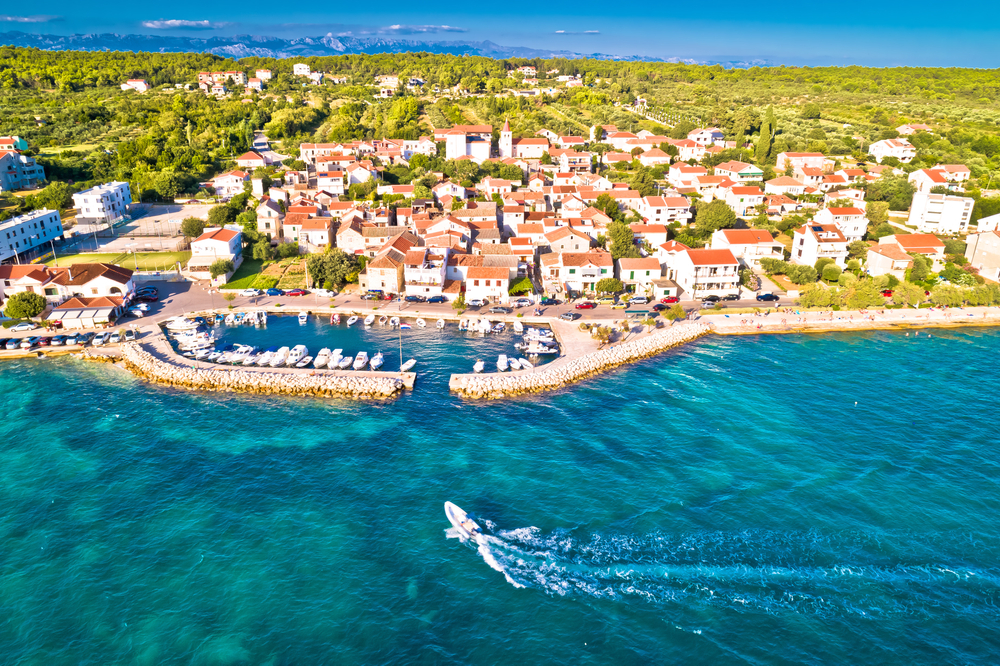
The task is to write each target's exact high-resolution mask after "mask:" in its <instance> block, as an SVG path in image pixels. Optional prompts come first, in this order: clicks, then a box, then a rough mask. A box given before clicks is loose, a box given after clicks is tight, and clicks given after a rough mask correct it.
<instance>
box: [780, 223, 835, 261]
mask: <svg viewBox="0 0 1000 666" xmlns="http://www.w3.org/2000/svg"><path fill="white" fill-rule="evenodd" d="M823 258H828V259H833V260H834V261H835V262H836V263H837V265H838V266H840V267H841V268H843V267H844V266H846V265H847V239H846V238H845V237H844V234H843V233H841V231H840V229H838V228H837V226H836V225H833V224H815V223H810V224H806V225H803V226H801V227H799V228H798V229H796V230H795V233H794V234H793V235H792V263H793V264H803V265H805V266H813V265H814V264H815V263H816V261H817V260H819V259H823Z"/></svg>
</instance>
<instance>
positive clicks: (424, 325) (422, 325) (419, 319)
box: [417, 317, 427, 328]
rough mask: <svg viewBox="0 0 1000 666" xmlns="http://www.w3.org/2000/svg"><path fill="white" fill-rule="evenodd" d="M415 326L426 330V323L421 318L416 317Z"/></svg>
mask: <svg viewBox="0 0 1000 666" xmlns="http://www.w3.org/2000/svg"><path fill="white" fill-rule="evenodd" d="M417 326H419V327H420V328H426V327H427V322H426V321H424V320H423V317H417Z"/></svg>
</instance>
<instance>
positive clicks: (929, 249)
mask: <svg viewBox="0 0 1000 666" xmlns="http://www.w3.org/2000/svg"><path fill="white" fill-rule="evenodd" d="M878 244H879V245H890V246H896V247H898V248H899V249H900V250H902V251H903V252H906V253H907V254H911V253H912V254H922V255H923V256H925V257H927V258H928V259H930V260H931V264H932V270H935V271H938V270H941V268H943V267H944V262H945V256H944V243H943V242H941V239H939V238H938V237H937V236H935V235H934V234H892V235H890V236H882V237H881V238H879V239H878Z"/></svg>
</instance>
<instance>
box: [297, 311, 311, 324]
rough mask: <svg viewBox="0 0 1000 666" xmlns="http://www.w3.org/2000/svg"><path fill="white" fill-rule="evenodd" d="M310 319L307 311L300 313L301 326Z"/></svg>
mask: <svg viewBox="0 0 1000 666" xmlns="http://www.w3.org/2000/svg"><path fill="white" fill-rule="evenodd" d="M308 321H309V315H307V314H306V313H305V312H300V313H299V326H304V325H305V324H306V323H307V322H308Z"/></svg>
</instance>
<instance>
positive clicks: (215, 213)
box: [208, 198, 242, 227]
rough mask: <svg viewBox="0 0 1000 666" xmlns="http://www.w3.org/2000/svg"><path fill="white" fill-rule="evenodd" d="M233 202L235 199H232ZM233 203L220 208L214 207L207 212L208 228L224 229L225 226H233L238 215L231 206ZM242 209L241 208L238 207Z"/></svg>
mask: <svg viewBox="0 0 1000 666" xmlns="http://www.w3.org/2000/svg"><path fill="white" fill-rule="evenodd" d="M234 201H235V198H234ZM232 203H233V202H232V201H230V202H229V204H222V205H221V206H215V207H213V208H212V209H211V210H209V211H208V226H210V227H224V226H225V225H227V224H233V223H234V222H236V216H237V215H238V214H239V212H238V211H237V209H236V208H234V207H233V206H232V205H230V204H232ZM240 207H241V208H242V206H240Z"/></svg>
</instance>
